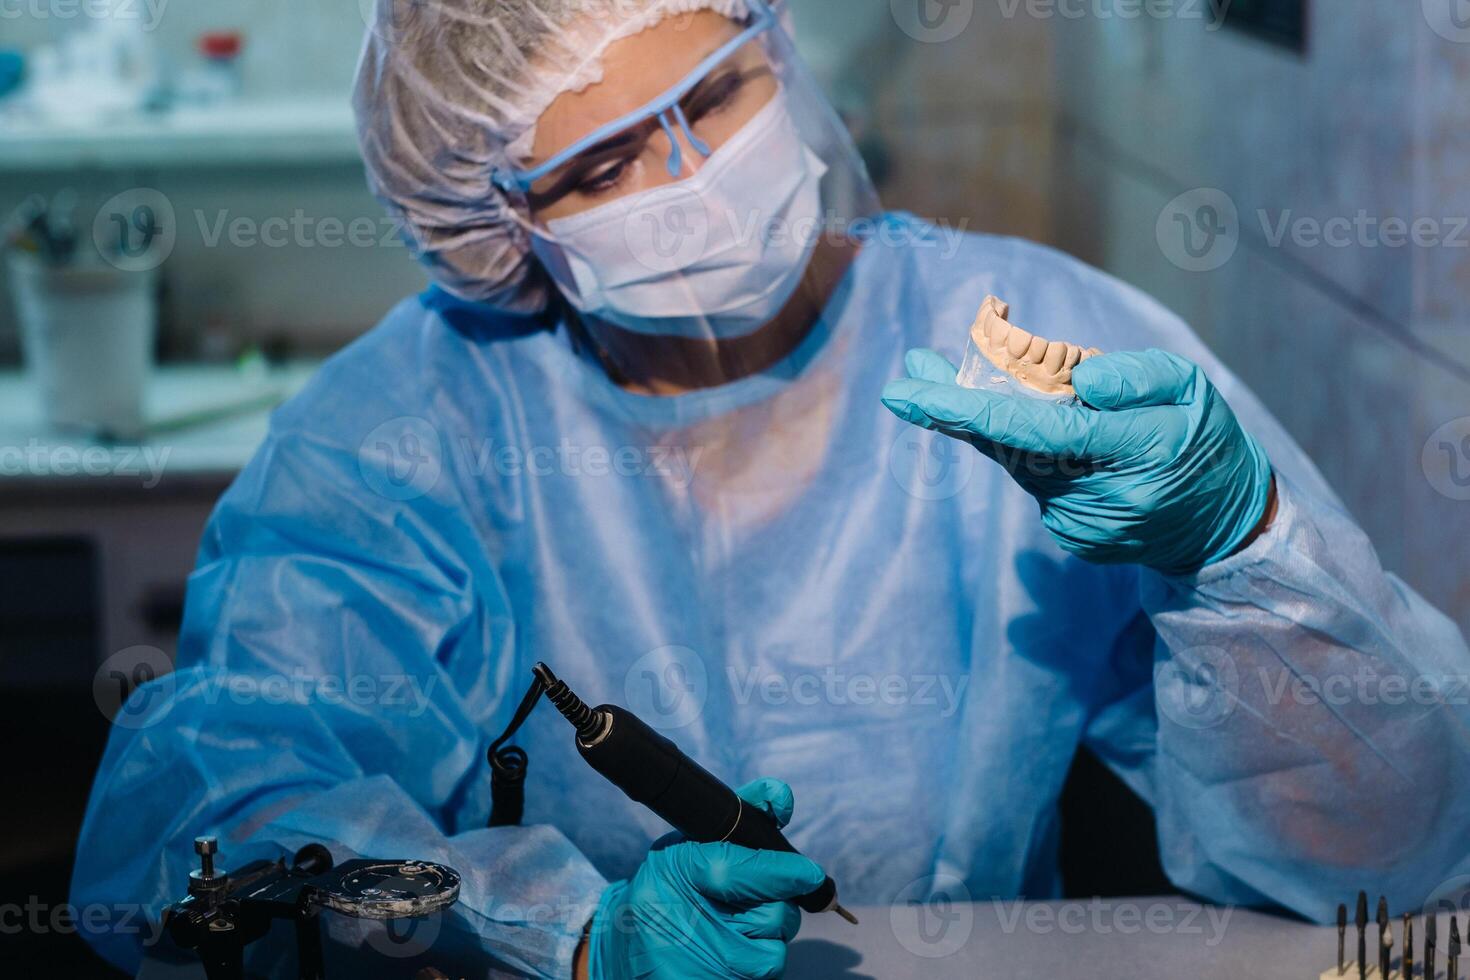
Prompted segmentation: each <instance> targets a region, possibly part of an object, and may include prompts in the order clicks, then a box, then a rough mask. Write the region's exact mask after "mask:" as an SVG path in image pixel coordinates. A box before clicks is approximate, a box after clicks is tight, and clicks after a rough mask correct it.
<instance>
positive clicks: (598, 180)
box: [577, 160, 629, 195]
mask: <svg viewBox="0 0 1470 980" xmlns="http://www.w3.org/2000/svg"><path fill="white" fill-rule="evenodd" d="M628 163H629V161H627V160H615V161H613V162H611V163H609V164H607V165H606V166H604V167H602V168H601V169H599V170H596V171H594V172H592V173H589V174H587V175H586V176H585V177H583V178H582V179H581V180H579V181H578V182H577V191H578V193H581V194H587V195H597V194H605V193H607V192H608V191H610V190H612V189H613V188H614V187H616V186H617V185H618V182H619V181H621V180H622V179H623V175H624V174H626V173H627V171H628Z"/></svg>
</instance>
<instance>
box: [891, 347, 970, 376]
mask: <svg viewBox="0 0 1470 980" xmlns="http://www.w3.org/2000/svg"><path fill="white" fill-rule="evenodd" d="M903 367H904V370H905V371H907V372H908V375H909V377H911V378H913V379H915V380H916V381H932V382H934V383H935V384H941V385H952V384H954V383H955V378H956V377H957V376H958V375H959V373H960V372H959V369H958V368H956V367H955V366H954V365H953V364H951V363H949V358H947V357H945V356H944V355H943V354H940V353H939V352H937V351H932V350H929V349H928V348H926V347H915V348H914V349H913V350H911V351H909V352H908V353H907V354H905V355H904V356H903Z"/></svg>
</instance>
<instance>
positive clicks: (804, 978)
mask: <svg viewBox="0 0 1470 980" xmlns="http://www.w3.org/2000/svg"><path fill="white" fill-rule="evenodd" d="M1347 897H1348V898H1349V899H1351V898H1352V896H1347ZM853 911H854V912H855V913H856V914H857V916H858V918H859V919H860V920H861V925H857V926H853V925H850V924H848V923H847V922H845V921H843V920H842V919H840V918H838V917H837V916H835V915H807V916H804V917H803V922H802V927H801V934H800V935H799V936H797V938H796V940H795V942H793V943H792V944H791V947H790V955H789V957H788V961H787V972H786V977H787V980H950V978H953V980H991V978H994V980H1070V978H1076V980H1179V978H1188V980H1317V978H1318V977H1319V976H1320V975H1321V974H1322V972H1323V971H1324V970H1328V969H1333V968H1335V967H1336V965H1337V930H1336V928H1334V927H1327V928H1322V927H1316V926H1310V925H1304V924H1302V923H1300V922H1297V921H1294V920H1291V919H1287V918H1280V917H1276V916H1271V915H1264V914H1261V913H1258V912H1250V911H1247V910H1245V909H1239V908H1225V907H1218V906H1202V905H1199V904H1197V903H1195V902H1191V901H1188V900H1186V899H1183V898H1179V897H1167V898H1108V899H1079V900H1075V901H1060V902H979V903H974V904H965V903H952V904H934V905H928V906H915V905H904V904H900V905H895V906H892V907H886V906H885V907H861V906H858V907H854V908H853ZM1401 927H1402V921H1401V920H1400V919H1398V918H1395V920H1394V923H1393V932H1394V942H1395V946H1394V957H1395V959H1394V962H1395V964H1397V956H1398V954H1399V953H1400V952H1401V949H1400V946H1399V944H1400V943H1401V942H1402V938H1401V932H1400V929H1401ZM1414 927H1415V933H1416V936H1415V948H1414V954H1415V960H1416V962H1417V961H1418V960H1419V959H1420V952H1421V950H1422V946H1423V920H1422V919H1416V920H1415V924H1414ZM1367 935H1368V939H1367V944H1368V950H1369V959H1370V960H1372V958H1373V956H1374V955H1375V949H1376V946H1375V943H1376V941H1377V935H1378V933H1377V926H1376V925H1374V924H1372V923H1370V924H1369V926H1368V934H1367ZM1448 935H1449V919H1448V916H1442V917H1441V919H1440V923H1439V951H1440V952H1439V962H1438V967H1439V968H1438V970H1437V974H1438V976H1440V977H1444V976H1446V972H1445V966H1446V955H1445V953H1446V947H1447V940H1448ZM1356 947H1357V939H1356V933H1355V931H1354V929H1353V927H1352V926H1351V925H1349V926H1348V930H1347V942H1346V949H1347V956H1348V960H1349V962H1352V961H1353V959H1354V957H1355V954H1356ZM373 962H375V963H377V966H375V967H374V966H368V965H367V963H363V962H357V963H354V964H352V966H351V967H349V968H347V969H346V970H343V969H342V968H341V967H342V961H340V960H338V961H337V963H336V964H335V965H337V966H338V967H339V969H338V970H337V971H336V975H338V976H342V975H355V974H356V973H357V971H358V970H362V969H368V970H371V971H373V972H375V973H377V972H380V971H381V973H382V975H384V976H400V975H401V976H405V977H408V976H413V975H414V971H415V967H416V966H417V963H415V964H414V966H410V965H408V964H409V963H410V962H411V961H407V960H394V959H391V958H389V959H382V958H381V957H380V958H378V959H377V960H374V961H373ZM333 966H334V963H333V956H332V954H331V953H330V952H329V956H328V963H327V976H328V977H331V976H333V974H334V971H333ZM460 973H461V971H460V970H458V969H456V970H455V972H454V974H452V975H454V976H458V975H460ZM469 975H473V976H486V975H487V974H485V973H480V972H474V971H471V973H470V974H469ZM493 975H496V976H498V975H500V974H493ZM140 976H143V977H148V978H152V980H174V978H178V980H183V978H186V977H202V976H203V971H202V970H200V969H199V968H198V967H197V965H191V966H180V965H174V966H167V965H164V964H162V963H157V962H154V963H151V964H148V965H146V966H145V969H144V971H143V972H142V973H141V974H140ZM1345 976H1346V978H1347V980H1356V976H1357V972H1356V970H1349V971H1348V972H1347V974H1346V975H1345Z"/></svg>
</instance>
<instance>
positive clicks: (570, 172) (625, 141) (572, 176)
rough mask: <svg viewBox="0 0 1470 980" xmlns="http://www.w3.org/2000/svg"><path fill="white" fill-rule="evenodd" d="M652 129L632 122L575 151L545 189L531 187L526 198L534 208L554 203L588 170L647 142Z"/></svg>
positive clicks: (568, 192)
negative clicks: (626, 126)
mask: <svg viewBox="0 0 1470 980" xmlns="http://www.w3.org/2000/svg"><path fill="white" fill-rule="evenodd" d="M651 132H652V130H651V129H650V128H649V127H648V126H647V125H646V124H645V125H639V126H634V127H632V128H631V129H627V130H624V131H623V132H621V133H618V134H617V135H616V136H610V137H608V138H607V139H605V140H603V141H602V142H601V143H598V144H596V145H595V146H593V147H592V148H591V149H588V150H585V151H583V152H582V153H579V154H577V156H575V157H573V158H572V160H571V161H569V162H568V163H567V165H566V166H565V167H564V168H563V169H562V170H561V172H560V174H559V175H558V176H557V177H556V179H555V180H554V181H553V183H552V185H551V186H550V187H548V188H547V189H546V190H544V191H536V190H534V189H532V190H531V191H530V192H529V193H528V195H527V198H528V202H529V203H530V204H531V206H532V207H537V208H544V207H547V206H548V205H551V204H555V203H556V202H557V201H559V200H561V199H562V198H563V197H566V196H567V195H568V194H570V193H571V192H572V191H573V190H575V187H576V183H577V181H579V180H581V179H582V177H583V176H584V175H585V174H586V173H587V171H588V170H590V169H591V168H593V167H596V166H597V165H599V164H601V163H604V162H606V161H607V160H610V159H612V158H614V157H620V156H627V155H629V154H630V153H632V152H633V151H635V150H636V149H638V147H639V145H640V144H641V143H643V142H647V140H648V137H649V135H650V134H651Z"/></svg>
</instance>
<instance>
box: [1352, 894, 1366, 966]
mask: <svg viewBox="0 0 1470 980" xmlns="http://www.w3.org/2000/svg"><path fill="white" fill-rule="evenodd" d="M1353 923H1354V924H1355V925H1356V926H1357V927H1358V980H1368V936H1367V934H1366V933H1365V932H1364V930H1365V929H1367V928H1368V893H1367V892H1358V908H1357V911H1356V913H1354V915H1353Z"/></svg>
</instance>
